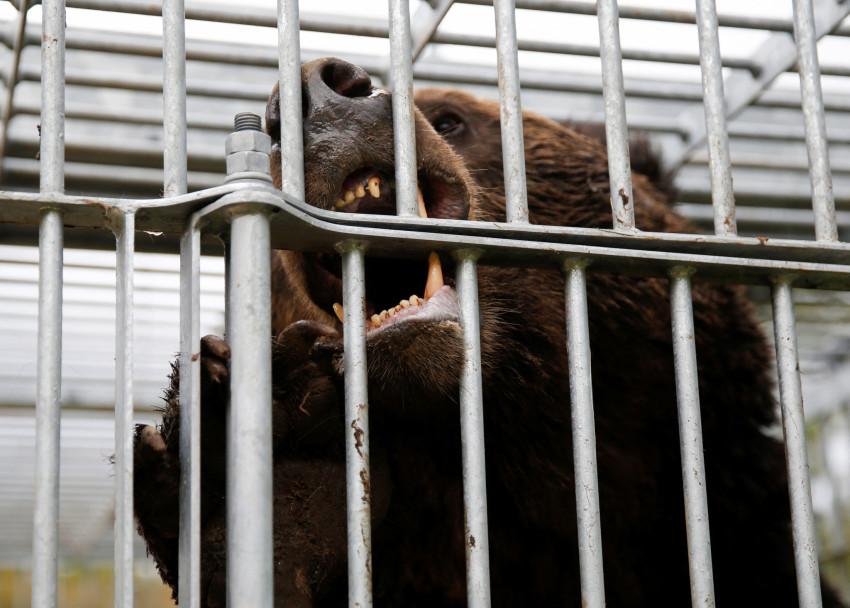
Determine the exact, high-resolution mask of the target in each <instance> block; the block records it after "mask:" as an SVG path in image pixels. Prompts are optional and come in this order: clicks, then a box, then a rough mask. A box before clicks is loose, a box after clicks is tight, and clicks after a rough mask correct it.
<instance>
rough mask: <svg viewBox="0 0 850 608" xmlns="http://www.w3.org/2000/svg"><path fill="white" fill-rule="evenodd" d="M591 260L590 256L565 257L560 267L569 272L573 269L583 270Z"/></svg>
mask: <svg viewBox="0 0 850 608" xmlns="http://www.w3.org/2000/svg"><path fill="white" fill-rule="evenodd" d="M591 263H592V260H591V259H590V258H572V257H571V258H567V259H565V260H564V262H563V264H562V266H561V268H562V269H563V271H564V272H571V271H573V270H584V269H586V268H587V267H588V266H590V264H591Z"/></svg>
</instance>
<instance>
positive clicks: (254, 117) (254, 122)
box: [233, 112, 263, 131]
mask: <svg viewBox="0 0 850 608" xmlns="http://www.w3.org/2000/svg"><path fill="white" fill-rule="evenodd" d="M233 127H234V130H236V131H262V130H263V119H262V118H260V116H259V115H258V114H254V113H253V112H239V113H238V114H237V115H236V116H234V117H233Z"/></svg>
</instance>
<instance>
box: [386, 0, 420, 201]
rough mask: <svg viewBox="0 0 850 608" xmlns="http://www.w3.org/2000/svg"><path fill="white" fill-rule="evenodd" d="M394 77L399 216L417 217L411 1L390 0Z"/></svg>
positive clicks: (394, 142)
mask: <svg viewBox="0 0 850 608" xmlns="http://www.w3.org/2000/svg"><path fill="white" fill-rule="evenodd" d="M389 3H390V4H389V9H390V73H389V79H390V84H391V86H392V89H393V136H394V137H393V151H394V153H395V183H396V212H397V213H398V214H399V215H410V216H416V215H418V213H417V202H416V187H417V185H416V182H417V176H416V173H417V171H416V128H415V125H414V124H413V66H412V55H411V52H412V50H411V49H412V44H413V43H412V40H411V34H410V8H409V2H408V0H389Z"/></svg>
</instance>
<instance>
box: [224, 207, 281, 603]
mask: <svg viewBox="0 0 850 608" xmlns="http://www.w3.org/2000/svg"><path fill="white" fill-rule="evenodd" d="M270 251H271V245H270V241H269V220H268V216H267V214H266V212H265V211H245V212H243V213H241V214H240V215H237V216H236V217H234V218H233V220H232V221H231V223H230V267H229V270H230V272H229V273H228V280H229V281H230V283H231V284H230V289H229V292H228V314H227V319H228V332H229V333H228V340H229V342H230V350H231V359H230V406H229V408H228V418H227V426H228V429H227V605H228V606H230V607H231V608H240V607H246V608H248V607H251V608H256V607H270V606H272V603H273V586H274V579H273V572H274V569H273V550H272V432H271V427H272V424H271V423H272V420H271V311H270V302H271V285H270V281H271V275H270V273H271V268H270V255H269V252H270Z"/></svg>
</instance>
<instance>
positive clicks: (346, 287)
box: [340, 241, 372, 608]
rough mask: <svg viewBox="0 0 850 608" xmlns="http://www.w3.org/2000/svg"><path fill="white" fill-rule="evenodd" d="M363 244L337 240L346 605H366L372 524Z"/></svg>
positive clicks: (359, 607) (366, 607) (369, 590)
mask: <svg viewBox="0 0 850 608" xmlns="http://www.w3.org/2000/svg"><path fill="white" fill-rule="evenodd" d="M363 251H364V248H363V246H362V245H361V244H359V243H356V242H351V241H349V242H345V243H343V244H342V246H340V253H341V254H342V287H343V296H342V298H343V299H342V305H343V308H344V310H345V316H344V319H345V331H344V332H343V333H344V336H343V340H344V344H343V346H344V351H343V367H344V370H345V479H346V484H345V487H346V492H345V495H346V513H347V537H348V605H349V606H351V607H352V608H355V607H357V608H369V607H370V606H371V605H372V527H371V498H370V495H369V486H370V482H369V478H370V473H369V395H368V380H369V379H368V369H367V364H366V271H365V267H364V255H363Z"/></svg>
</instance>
